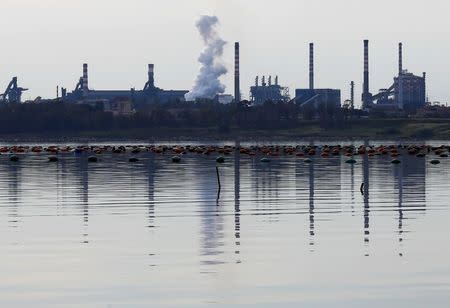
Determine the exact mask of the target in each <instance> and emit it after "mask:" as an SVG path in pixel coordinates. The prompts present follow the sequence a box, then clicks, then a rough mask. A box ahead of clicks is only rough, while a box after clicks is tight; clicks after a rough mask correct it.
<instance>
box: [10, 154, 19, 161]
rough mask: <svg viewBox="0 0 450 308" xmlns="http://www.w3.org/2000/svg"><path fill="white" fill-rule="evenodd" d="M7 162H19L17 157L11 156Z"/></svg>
mask: <svg viewBox="0 0 450 308" xmlns="http://www.w3.org/2000/svg"><path fill="white" fill-rule="evenodd" d="M9 160H10V161H19V156H17V155H12V156H10V157H9Z"/></svg>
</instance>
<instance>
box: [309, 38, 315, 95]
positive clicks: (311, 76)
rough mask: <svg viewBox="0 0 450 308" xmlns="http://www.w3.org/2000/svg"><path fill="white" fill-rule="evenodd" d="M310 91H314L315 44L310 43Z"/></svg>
mask: <svg viewBox="0 0 450 308" xmlns="http://www.w3.org/2000/svg"><path fill="white" fill-rule="evenodd" d="M309 89H310V90H314V43H309Z"/></svg>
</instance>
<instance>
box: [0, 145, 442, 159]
mask: <svg viewBox="0 0 450 308" xmlns="http://www.w3.org/2000/svg"><path fill="white" fill-rule="evenodd" d="M449 150H450V146H439V147H433V146H429V145H409V146H403V145H389V146H384V145H379V146H371V145H361V146H354V145H322V146H315V145H296V146H288V145H285V146H282V145H259V146H258V145H254V146H239V147H236V146H229V145H224V146H213V145H195V146H192V145H184V146H182V145H147V146H145V145H126V146H125V145H119V146H114V145H101V146H98V145H97V146H95V145H91V146H88V145H80V146H47V147H43V146H1V147H0V153H3V154H23V153H36V154H39V153H48V154H52V155H56V154H66V153H75V154H83V153H87V154H88V155H101V154H105V153H112V154H125V153H131V154H140V153H146V152H151V153H155V154H167V153H172V154H173V155H175V156H180V155H186V154H188V153H194V154H201V155H211V154H213V153H217V154H219V155H220V157H224V156H227V155H230V154H232V153H233V152H236V151H237V152H239V153H240V154H242V155H248V156H256V155H263V156H266V157H276V156H281V155H295V156H297V157H299V158H303V157H312V156H316V155H320V157H323V158H327V157H332V156H339V155H344V156H347V157H349V160H350V158H353V157H354V156H357V155H367V156H369V157H373V156H379V155H387V156H390V157H392V159H393V160H395V159H397V158H398V157H400V156H402V155H414V156H416V157H418V158H421V157H425V156H426V155H429V154H434V155H436V156H439V157H442V158H445V157H448V156H449Z"/></svg>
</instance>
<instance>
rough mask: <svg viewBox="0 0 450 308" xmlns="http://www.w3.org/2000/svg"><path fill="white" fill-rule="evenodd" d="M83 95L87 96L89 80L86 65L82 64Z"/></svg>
mask: <svg viewBox="0 0 450 308" xmlns="http://www.w3.org/2000/svg"><path fill="white" fill-rule="evenodd" d="M82 92H83V96H87V94H88V92H89V80H88V65H87V63H84V64H83V86H82Z"/></svg>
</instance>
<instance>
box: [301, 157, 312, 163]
mask: <svg viewBox="0 0 450 308" xmlns="http://www.w3.org/2000/svg"><path fill="white" fill-rule="evenodd" d="M303 162H304V163H305V164H310V163H312V159H309V158H307V159H305V160H304V161H303Z"/></svg>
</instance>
